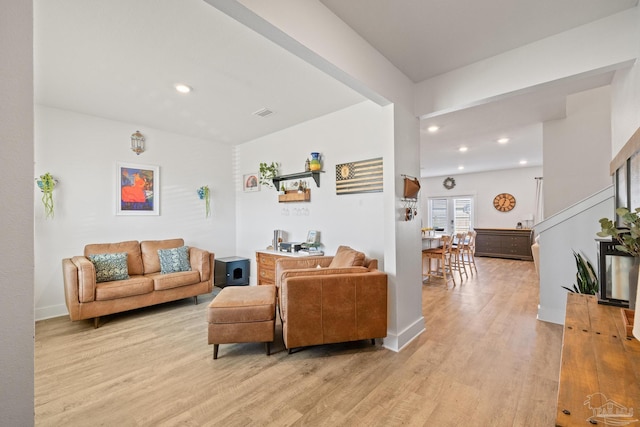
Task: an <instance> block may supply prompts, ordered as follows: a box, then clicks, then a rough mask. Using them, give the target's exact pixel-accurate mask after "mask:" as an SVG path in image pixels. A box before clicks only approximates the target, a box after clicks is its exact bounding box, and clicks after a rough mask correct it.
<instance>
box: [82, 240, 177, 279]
mask: <svg viewBox="0 0 640 427" xmlns="http://www.w3.org/2000/svg"><path fill="white" fill-rule="evenodd" d="M178 246H180V245H178ZM114 252H126V253H127V268H128V270H129V274H130V275H131V276H134V275H137V274H142V273H143V272H144V271H143V267H142V255H141V254H140V243H138V241H137V240H128V241H126V242H118V243H96V244H91V245H87V246H85V247H84V256H86V257H89V255H96V254H106V253H114Z"/></svg>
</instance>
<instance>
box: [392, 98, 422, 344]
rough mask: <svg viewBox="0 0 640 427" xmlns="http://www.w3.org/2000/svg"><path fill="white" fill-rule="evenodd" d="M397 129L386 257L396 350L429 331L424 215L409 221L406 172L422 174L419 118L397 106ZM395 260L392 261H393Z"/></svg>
mask: <svg viewBox="0 0 640 427" xmlns="http://www.w3.org/2000/svg"><path fill="white" fill-rule="evenodd" d="M393 112H394V116H393V117H394V129H393V135H394V136H393V141H394V143H393V146H392V147H390V148H392V151H393V158H394V165H393V167H394V169H393V170H391V171H387V172H389V173H390V174H391V176H390V177H388V178H387V180H386V181H385V183H386V182H389V181H390V182H393V183H394V185H395V191H394V192H393V193H386V194H385V226H386V227H385V259H386V260H389V263H390V264H389V265H388V269H387V271H388V272H389V273H390V279H389V292H390V295H391V296H392V298H390V309H389V311H390V316H391V318H392V321H391V322H390V327H389V332H388V334H387V338H386V339H385V346H386V347H388V348H391V349H394V350H396V351H399V350H400V349H402V348H404V347H405V346H406V345H407V344H409V343H410V342H411V341H412V340H413V339H414V338H416V337H417V336H418V335H420V334H421V333H422V332H424V331H425V329H426V327H428V326H425V320H424V317H423V315H422V255H421V252H422V238H421V236H422V235H421V233H420V216H419V215H418V217H417V218H415V219H414V220H413V221H406V220H405V209H406V206H404V204H403V203H402V202H401V200H400V199H401V198H402V196H403V195H404V179H403V177H402V175H403V174H404V175H409V176H415V177H417V176H420V145H419V143H418V141H419V139H420V132H419V125H418V119H417V118H416V117H415V116H414V115H413V114H412V113H410V112H409V111H408V110H406V109H405V108H403V107H402V106H401V105H395V106H394V108H393ZM391 263H392V264H391Z"/></svg>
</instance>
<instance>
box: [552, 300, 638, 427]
mask: <svg viewBox="0 0 640 427" xmlns="http://www.w3.org/2000/svg"><path fill="white" fill-rule="evenodd" d="M639 409H640V341H638V340H637V339H635V338H627V337H626V331H625V328H624V324H623V320H622V314H621V311H620V307H614V306H607V305H599V304H598V301H597V299H596V297H595V296H593V295H583V294H574V293H569V294H567V312H566V317H565V324H564V334H563V338H562V362H561V364H560V384H559V386H558V408H557V414H556V426H587V425H591V424H594V421H595V422H597V424H598V425H640V422H636V421H634V422H628V421H630V420H637V419H639V418H640V414H638V411H639ZM631 411H632V412H631ZM629 414H631V415H629ZM612 415H613V416H612ZM605 418H607V420H608V421H609V422H610V423H611V424H607V423H606V422H605ZM614 422H615V423H614Z"/></svg>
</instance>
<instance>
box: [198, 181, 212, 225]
mask: <svg viewBox="0 0 640 427" xmlns="http://www.w3.org/2000/svg"><path fill="white" fill-rule="evenodd" d="M198 197H199V198H200V200H204V202H205V218H209V215H210V214H211V202H210V200H211V198H210V195H209V186H208V185H203V186H202V187H200V188H198Z"/></svg>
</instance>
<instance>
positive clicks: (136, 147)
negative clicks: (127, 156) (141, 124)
mask: <svg viewBox="0 0 640 427" xmlns="http://www.w3.org/2000/svg"><path fill="white" fill-rule="evenodd" d="M131 151H133V152H134V153H136V154H137V155H140V153H142V152H144V136H143V135H142V134H141V133H140V131H139V130H137V131H136V133H134V134H132V135H131Z"/></svg>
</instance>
